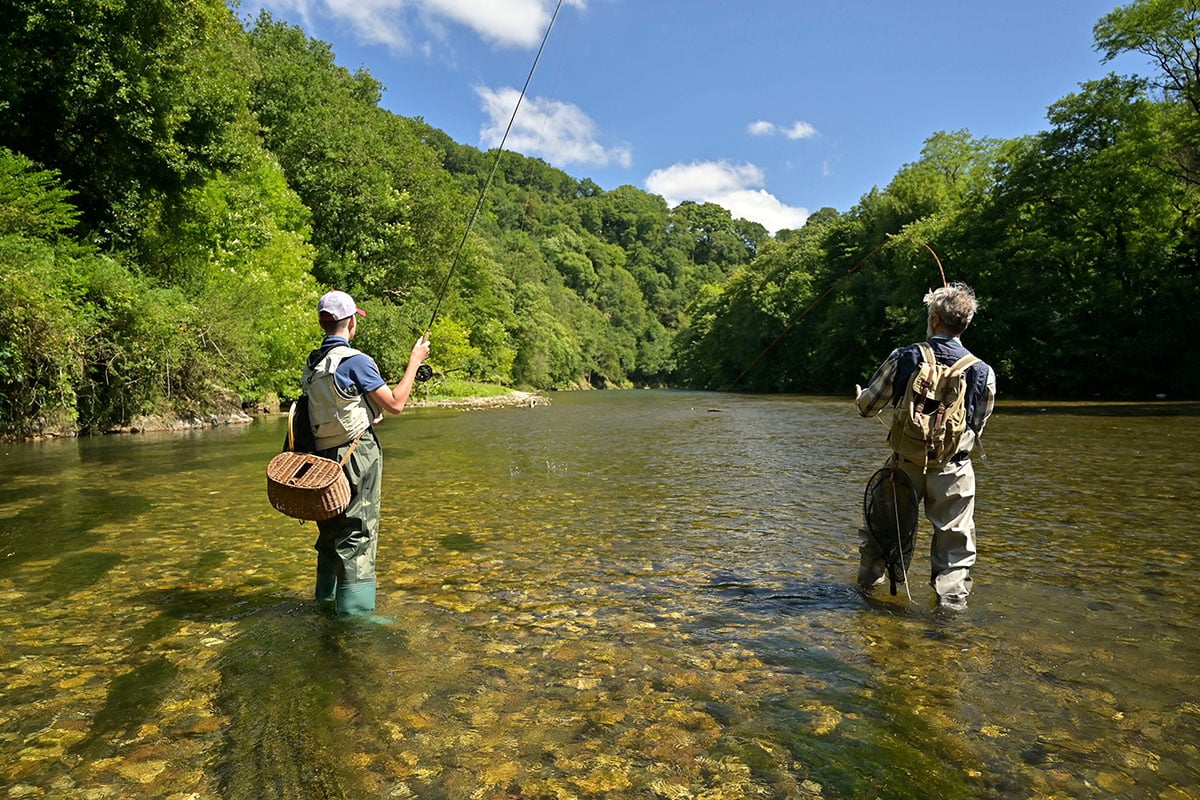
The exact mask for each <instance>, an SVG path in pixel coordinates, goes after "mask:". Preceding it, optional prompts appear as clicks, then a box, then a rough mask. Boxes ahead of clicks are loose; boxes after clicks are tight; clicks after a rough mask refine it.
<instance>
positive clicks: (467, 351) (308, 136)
mask: <svg viewBox="0 0 1200 800" xmlns="http://www.w3.org/2000/svg"><path fill="white" fill-rule="evenodd" d="M1198 33H1200V22H1198V21H1197V13H1196V12H1195V11H1193V10H1190V4H1188V3H1182V2H1169V3H1163V2H1137V3H1134V4H1131V5H1130V6H1127V7H1125V8H1123V9H1117V10H1116V11H1114V12H1113V13H1112V14H1111V15H1109V16H1108V17H1106V18H1105V19H1103V20H1101V21H1100V22H1099V23H1098V24H1097V27H1096V37H1097V38H1096V42H1097V49H1098V56H1097V58H1102V57H1106V56H1109V57H1110V56H1113V55H1116V54H1118V53H1121V52H1126V51H1131V50H1132V51H1138V52H1143V53H1145V54H1147V56H1148V57H1149V58H1148V59H1147V63H1155V64H1157V65H1158V67H1159V72H1158V73H1156V74H1153V75H1151V76H1150V77H1147V78H1142V77H1136V76H1127V77H1121V76H1110V77H1109V78H1106V79H1104V80H1102V81H1098V82H1095V83H1090V84H1087V85H1084V86H1081V87H1080V90H1079V91H1078V92H1077V93H1075V94H1073V95H1071V96H1069V97H1066V98H1064V99H1062V100H1061V101H1059V102H1058V103H1056V104H1055V105H1054V106H1053V107H1052V108H1051V109H1050V112H1049V117H1048V121H1049V126H1048V129H1047V130H1046V131H1043V132H1040V133H1037V134H1034V135H1031V136H1029V137H1025V138H1022V139H1019V140H1012V141H992V140H986V139H976V138H974V137H973V136H972V135H971V134H970V133H969V132H967V131H955V132H934V133H932V134H931V136H930V138H929V139H928V141H927V143H926V147H925V149H924V151H923V152H922V153H921V155H920V157H919V159H918V160H916V161H915V162H913V163H911V164H907V165H905V166H903V167H902V168H901V169H900V171H899V172H898V173H897V174H896V175H895V176H894V177H892V179H891V182H890V183H888V184H887V185H886V186H885V188H883V189H877V188H876V189H871V190H870V191H868V192H867V193H866V194H864V196H863V197H862V199H861V201H860V202H859V203H858V204H856V205H855V206H854V207H853V208H851V209H849V210H846V211H838V210H836V209H822V210H821V211H819V212H817V213H815V214H814V215H813V216H812V217H811V218H810V219H809V221H808V223H807V224H806V225H805V226H804V227H803V228H802V229H800V230H796V231H779V232H775V235H774V236H771V235H769V233H770V232H768V231H766V230H765V229H764V228H763V227H762V226H761V225H758V224H757V223H752V222H747V221H745V220H735V219H733V218H732V216H731V215H730V213H729V212H728V211H727V210H725V209H723V208H721V207H719V206H715V205H713V204H708V203H683V204H682V205H680V206H678V207H676V208H668V206H667V205H666V203H665V202H664V201H663V199H662V198H661V197H658V196H656V195H652V194H649V193H647V192H645V191H642V190H640V189H638V188H636V187H633V186H621V187H615V188H612V189H609V190H605V189H602V188H601V187H599V186H597V185H596V184H595V183H593V182H592V181H590V180H588V179H587V178H575V177H572V176H570V175H568V174H567V173H565V172H563V171H561V170H558V169H555V168H552V167H550V166H548V165H547V164H545V163H544V162H541V161H539V160H537V159H531V158H526V157H524V156H521V155H519V154H515V153H503V154H501V156H500V158H499V161H498V162H497V160H496V153H495V152H494V151H493V152H483V151H480V150H478V149H476V148H473V147H470V146H468V145H465V144H460V143H457V142H454V141H452V140H451V139H450V138H449V137H447V136H446V135H445V134H444V133H443V132H441V131H439V130H437V129H434V128H432V127H431V126H429V125H427V124H425V123H424V121H423V120H421V119H409V118H404V117H400V116H397V115H395V114H392V113H390V112H388V111H386V110H384V109H383V108H382V107H381V106H380V98H381V92H382V88H381V86H380V85H379V83H378V81H377V80H376V79H375V78H373V77H372V76H371V75H370V74H367V73H365V72H361V71H360V72H350V71H348V70H346V69H344V68H342V67H339V66H338V65H337V63H336V55H335V54H334V53H333V52H331V50H330V48H329V47H328V45H326V44H324V43H322V42H320V41H315V40H312V39H310V38H308V37H307V36H306V35H305V34H304V33H303V32H302V31H301V30H299V29H298V28H296V27H294V26H291V25H288V24H285V23H282V22H279V21H277V20H274V19H272V18H271V17H269V16H265V15H264V16H262V17H260V18H258V19H257V20H256V21H254V23H253V24H249V25H243V24H242V23H240V22H239V21H238V19H237V17H236V16H235V15H234V14H233V12H231V11H230V9H229V8H228V7H227V6H226V5H225V3H224V2H223V0H196V1H195V2H190V3H176V2H174V0H73V2H71V3H69V4H68V3H59V2H50V0H0V109H2V112H3V113H0V435H5V436H33V435H40V434H45V433H69V432H74V431H80V432H96V431H103V430H107V429H110V428H113V427H116V426H119V425H121V424H125V423H127V422H128V420H129V419H131V418H132V417H133V416H134V415H137V414H144V413H150V412H170V413H200V412H203V411H204V410H205V409H206V408H207V407H208V405H209V404H211V402H212V401H213V398H214V397H216V396H218V395H222V394H225V395H228V394H229V393H233V394H236V396H238V397H240V398H241V399H242V400H243V401H245V402H263V401H265V400H268V399H271V398H276V397H278V398H288V397H291V396H294V394H295V392H296V390H297V381H298V377H299V376H298V372H299V365H300V364H301V362H302V359H303V357H304V355H305V354H306V353H307V352H308V350H309V349H310V348H311V347H312V345H313V343H314V340H315V338H316V337H317V335H318V331H317V330H316V328H315V326H314V324H313V318H314V313H313V308H314V304H315V300H316V298H317V296H318V295H319V294H320V292H321V291H323V290H324V289H325V288H341V289H345V290H347V291H350V292H352V293H354V295H355V296H356V298H357V299H358V300H359V302H360V304H361V305H363V306H364V307H365V308H366V309H367V312H368V315H369V317H368V319H369V324H366V325H363V326H362V328H361V329H360V332H359V339H358V340H356V343H357V344H359V345H360V346H362V347H363V348H364V349H366V350H368V351H369V352H372V353H373V354H376V355H377V357H378V360H379V362H380V366H381V367H382V369H383V371H384V372H385V374H387V375H391V376H393V377H395V376H398V375H399V374H400V372H401V371H402V369H403V366H404V361H405V359H406V357H407V354H408V351H409V349H410V348H411V345H412V342H413V340H414V339H415V337H416V336H417V335H418V334H419V333H420V332H421V331H422V330H424V328H425V327H426V326H427V325H428V324H429V321H430V319H431V315H432V312H433V309H434V307H435V305H436V302H437V295H438V291H439V289H440V287H442V285H443V284H444V283H445V285H446V287H447V292H446V296H445V299H444V301H443V303H442V305H441V306H440V308H439V313H438V315H437V319H436V323H435V325H434V327H433V330H432V339H433V342H434V356H433V358H432V359H431V361H432V364H433V366H434V367H435V369H436V370H437V371H438V373H439V375H442V376H459V377H464V378H469V379H472V380H483V381H491V382H498V383H503V384H506V385H512V386H521V387H527V388H542V389H552V388H574V387H585V386H591V387H625V386H635V385H681V386H697V387H708V388H734V389H737V390H749V391H789V392H825V391H833V392H840V393H846V391H847V387H852V386H853V384H854V383H855V382H856V381H858V382H861V381H862V380H863V379H864V378H865V377H867V376H868V373H869V371H870V370H871V369H872V368H873V367H874V365H875V364H876V363H877V362H878V361H879V360H880V359H882V358H883V356H885V355H886V354H887V352H888V351H889V349H890V348H891V347H893V346H895V345H896V344H899V343H901V342H903V341H906V340H910V339H913V338H916V337H917V336H919V335H920V332H921V330H922V329H923V325H924V323H923V314H922V309H921V306H920V298H921V295H922V294H923V293H924V291H925V289H927V288H929V287H931V286H934V285H937V284H938V283H940V282H941V275H940V273H939V269H938V263H937V261H936V260H935V254H936V257H937V258H940V260H941V262H942V264H943V265H944V268H945V272H946V276H947V277H948V278H949V279H951V280H964V281H967V282H968V283H970V284H972V285H973V286H975V287H976V289H977V291H978V293H979V296H980V299H981V305H982V309H981V312H980V315H979V318H978V321H977V323H976V324H975V325H974V326H973V327H972V329H971V330H970V331H969V333H968V337H967V338H968V344H969V345H970V346H971V347H972V348H973V349H975V350H976V351H977V352H978V353H979V354H980V355H982V356H983V357H984V358H986V359H987V360H988V361H990V362H991V363H992V364H993V365H994V366H995V367H996V368H997V370H998V372H999V373H1000V376H1001V387H1002V389H1003V390H1005V391H1006V392H1008V393H1015V394H1024V395H1039V396H1061V397H1097V396H1098V397H1105V398H1115V397H1138V398H1145V397H1153V396H1155V395H1158V394H1164V395H1168V396H1171V397H1180V396H1187V397H1195V396H1196V395H1197V394H1200V385H1198V383H1197V378H1196V376H1197V375H1198V374H1200V364H1197V357H1196V356H1195V355H1194V353H1192V352H1190V351H1189V348H1187V347H1185V342H1186V340H1185V338H1184V337H1185V336H1186V335H1187V334H1188V333H1189V332H1190V331H1191V330H1192V329H1194V328H1195V326H1196V323H1197V322H1198V321H1200V320H1197V311H1196V310H1195V306H1194V305H1193V304H1192V303H1191V302H1190V299H1191V297H1192V296H1193V295H1194V293H1195V290H1196V288H1197V242H1198V231H1197V220H1196V214H1195V213H1194V212H1195V210H1196V208H1197V177H1198V174H1200V173H1198V170H1200V167H1197V165H1198V164H1200V152H1198V148H1200V72H1198V71H1197V68H1196V66H1195V64H1196V63H1197V61H1196V59H1197V56H1198V55H1200V54H1198V53H1197V52H1196V47H1195V44H1194V42H1195V41H1197V34H1198ZM493 166H496V171H495V177H494V180H493V181H492V183H491V184H490V186H489V188H488V191H487V194H486V202H485V203H484V205H483V207H482V210H481V213H480V215H479V217H478V219H477V220H476V222H475V224H474V227H473V228H472V229H471V232H470V235H469V236H468V235H466V232H467V225H468V221H469V220H470V219H471V218H472V212H473V209H474V207H475V204H476V201H477V199H478V197H479V196H480V192H481V189H482V188H483V187H484V186H485V184H487V181H488V180H489V176H491V175H492V170H493ZM460 246H461V251H460ZM452 266H453V273H452V274H450V271H451V269H452ZM448 275H449V280H448V281H447V276H448Z"/></svg>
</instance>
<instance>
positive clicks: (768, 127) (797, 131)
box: [746, 119, 817, 139]
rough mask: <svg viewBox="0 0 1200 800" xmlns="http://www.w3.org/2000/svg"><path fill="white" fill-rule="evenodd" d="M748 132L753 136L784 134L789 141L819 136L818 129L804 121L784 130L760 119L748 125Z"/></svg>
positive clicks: (799, 121) (797, 121)
mask: <svg viewBox="0 0 1200 800" xmlns="http://www.w3.org/2000/svg"><path fill="white" fill-rule="evenodd" d="M746 132H747V133H749V134H750V135H751V136H774V135H775V134H777V133H782V134H783V135H784V136H786V137H787V138H789V139H809V138H811V137H813V136H816V135H817V129H816V128H814V127H813V126H812V125H811V124H809V123H807V122H804V121H803V120H796V121H795V122H793V123H792V124H791V125H790V126H789V127H786V128H784V127H782V126H780V125H776V124H775V123H774V122H768V121H766V120H765V119H759V120H755V121H754V122H751V123H750V124H749V125H747V126H746Z"/></svg>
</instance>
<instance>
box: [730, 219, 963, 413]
mask: <svg viewBox="0 0 1200 800" xmlns="http://www.w3.org/2000/svg"><path fill="white" fill-rule="evenodd" d="M902 238H904V239H908V238H910V237H894V236H892V235H891V234H888V235H887V239H886V240H884V241H882V242H880V243H879V244H877V245H875V247H873V248H872V249H871V252H869V253H867V254H866V255H865V256H863V258H862V259H861V260H860V261H859V262H858V263H857V264H855V265H854V266H852V267H851V268H850V269H848V270H846V272H845V274H843V275H842V277H840V278H838V279H837V280H836V281H834V282H833V283H832V284H830V286H829V288H827V289H826V290H825V291H824V292H822V293H821V294H820V296H818V297H817V299H816V300H813V301H812V302H811V303H809V304H808V306H807V307H805V309H804V310H803V311H801V312H800V314H799V315H798V316H796V317H795V318H794V319H792V320H791V321H790V322H788V324H787V325H786V326H785V327H784V329H783V330H782V331H780V333H779V335H778V336H776V337H775V338H774V339H772V340H771V342H770V343H769V344H768V345H767V346H766V347H764V348H763V349H762V352H760V353H759V354H758V355H757V356H755V357H754V360H753V361H751V362H750V363H749V365H747V366H746V368H745V369H743V370H742V371H741V372H739V373H738V375H737V377H736V378H734V379H733V380H732V381H730V382H729V383H728V384H727V385H726V386H725V387H724V388H723V389H721V391H723V392H728V391H729V390H730V389H732V388H733V387H734V386H736V385H737V383H738V381H740V380H741V379H742V378H744V377H746V374H747V373H749V372H750V370H752V369H754V366H755V365H756V364H757V363H758V362H759V361H761V360H762V359H763V357H764V356H765V355H766V354H767V353H769V352H771V350H773V349H774V348H775V346H776V345H777V344H779V342H780V341H782V340H783V337H785V336H787V335H788V333H789V332H790V331H791V330H792V328H794V327H796V326H797V325H799V324H800V321H801V320H802V319H804V318H805V317H806V316H808V313H809V312H810V311H812V310H813V309H814V308H816V307H817V305H818V304H819V303H820V302H821V301H822V300H824V299H825V298H826V297H828V296H829V294H830V293H831V292H833V290H834V289H836V288H837V287H838V286H840V285H841V283H842V282H843V281H845V280H846V279H848V278H849V277H850V276H851V275H853V274H854V273H856V272H858V270H859V269H860V268H861V267H862V265H863V264H865V263H867V262H868V261H869V260H871V258H872V257H873V256H874V255H875V254H876V253H878V252H879V251H880V250H882V249H883V248H885V247H887V246H888V245H890V244H892V243H893V242H896V241H900V240H901V239H902ZM912 241H915V242H917V243H918V244H920V245H922V246H924V248H925V249H926V250H928V251H929V252H930V253H933V260H934V261H936V262H937V265H938V272H939V273H941V276H942V285H943V286H947V285H948V284H947V283H946V270H945V269H943V268H942V260H941V259H940V258H938V254H937V253H934V252H933V248H932V247H930V246H929V245H928V244H926V243H925V242H923V241H921V240H920V239H916V238H915V237H913V238H912Z"/></svg>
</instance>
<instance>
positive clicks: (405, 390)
mask: <svg viewBox="0 0 1200 800" xmlns="http://www.w3.org/2000/svg"><path fill="white" fill-rule="evenodd" d="M317 314H318V317H319V319H320V323H321V328H322V330H324V331H325V338H324V339H323V340H322V342H321V346H320V348H318V349H316V350H314V351H313V352H312V353H311V354H310V355H309V357H308V362H307V364H306V365H305V368H304V377H303V379H302V385H303V390H304V394H305V395H306V396H307V398H308V416H309V421H310V423H311V425H312V432H313V437H314V440H315V442H316V450H315V452H316V453H317V455H321V456H324V457H326V458H331V459H334V460H335V461H341V460H342V457H343V456H344V455H345V454H346V451H347V450H348V449H349V448H350V447H351V446H352V445H353V446H354V451H353V452H352V453H351V454H350V458H349V459H348V460H347V461H346V464H345V466H344V467H343V469H344V470H345V473H346V478H347V479H348V480H349V482H350V505H349V506H348V507H347V508H346V510H345V511H344V512H343V513H341V514H339V515H337V516H336V517H333V518H332V519H328V520H323V521H320V522H318V523H317V528H318V530H319V531H320V533H319V534H318V536H317V543H316V550H317V588H316V599H317V600H318V601H326V602H329V601H332V602H333V603H334V607H335V608H336V609H337V611H338V613H342V614H368V613H370V612H372V611H373V610H374V609H375V550H376V546H377V543H378V539H379V487H380V479H381V475H382V471H383V452H382V450H381V449H380V446H379V440H378V439H377V438H376V437H375V431H374V428H373V427H372V426H373V425H374V424H376V423H378V422H381V421H382V420H383V412H384V411H389V412H391V413H393V414H399V413H400V412H401V411H403V410H404V406H405V404H406V403H407V402H408V395H409V393H410V392H411V391H412V387H413V382H414V381H415V380H416V375H417V367H419V366H420V365H421V362H423V361H424V360H425V359H426V358H427V357H428V356H429V340H428V339H426V338H425V337H424V336H421V337H420V338H418V339H417V343H416V344H415V345H413V349H412V354H411V355H410V356H409V360H408V367H407V369H405V370H404V377H403V378H401V379H400V382H399V383H398V384H396V386H395V387H394V388H393V387H389V386H388V384H387V382H386V381H385V380H384V379H383V376H382V375H380V373H379V367H378V366H376V364H375V361H374V359H372V358H371V357H370V356H368V355H366V354H365V353H363V352H361V351H359V350H356V349H354V348H353V347H351V346H350V342H351V340H353V339H354V334H355V331H356V330H357V329H358V318H359V317H365V316H366V313H365V312H364V311H363V310H362V309H360V308H359V307H358V306H357V305H356V304H355V302H354V299H353V298H352V297H351V296H350V295H348V294H346V293H345V292H339V291H333V292H328V293H326V294H325V295H323V296H322V297H321V300H320V302H319V303H318V304H317ZM356 442H357V444H356Z"/></svg>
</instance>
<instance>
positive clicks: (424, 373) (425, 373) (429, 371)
mask: <svg viewBox="0 0 1200 800" xmlns="http://www.w3.org/2000/svg"><path fill="white" fill-rule="evenodd" d="M562 4H563V0H558V3H556V4H555V6H554V13H553V14H551V15H550V22H549V24H547V25H546V32H545V33H544V34H543V35H542V42H541V44H540V45H538V49H537V53H536V54H535V55H534V57H533V64H532V65H531V66H530V67H529V74H528V75H526V76H525V85H524V86H522V87H521V94H520V95H518V96H517V102H516V105H514V106H513V111H512V116H510V117H509V118H508V125H507V126H506V127H505V129H504V135H503V136H502V137H500V144H499V146H498V147H497V148H496V157H495V159H493V160H492V170H491V172H489V173H488V177H487V180H486V181H484V184H483V186H482V187H480V189H479V197H478V198H477V199H476V201H475V209H474V210H473V211H472V212H471V216H470V218H469V219H468V220H467V227H466V230H464V231H463V235H462V240H461V241H459V243H458V248H457V249H456V250H455V251H454V259H453V260H452V261H451V262H450V269H448V270H447V271H446V277H445V278H443V279H442V285H441V288H439V289H438V294H437V302H436V303H434V306H433V314H431V315H430V317H429V324H428V325H426V326H425V338H426V339H428V338H429V332H430V331H431V330H433V323H434V322H435V321H436V320H437V315H438V311H439V310H440V309H441V307H442V300H443V299H444V298H445V296H446V289H447V288H448V287H449V286H450V278H451V277H452V276H453V275H454V270H455V269H456V268H457V267H458V262H459V260H460V259H461V258H462V253H463V248H464V247H466V244H467V238H468V237H469V236H470V235H471V228H473V227H474V226H475V220H476V219H478V218H479V212H480V211H482V210H483V202H484V200H485V199H486V198H487V192H488V189H490V188H491V186H492V181H493V180H494V179H495V177H496V170H497V169H499V167H500V156H502V155H503V154H504V144H505V142H507V141H508V135H509V133H511V132H512V128H513V123H514V122H516V120H517V111H519V110H520V108H521V101H523V100H524V99H525V93H526V92H528V91H529V84H530V82H531V81H532V80H533V73H534V72H535V71H536V70H537V65H538V61H540V60H541V58H542V51H544V50H545V49H546V42H547V41H548V40H549V39H550V31H552V30H553V29H554V21H555V20H556V19H558V12H559V10H560V9H562ZM432 377H433V368H432V367H430V366H429V365H428V364H424V363H423V364H421V366H419V367H417V375H416V378H417V380H419V381H427V380H429V379H430V378H432Z"/></svg>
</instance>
